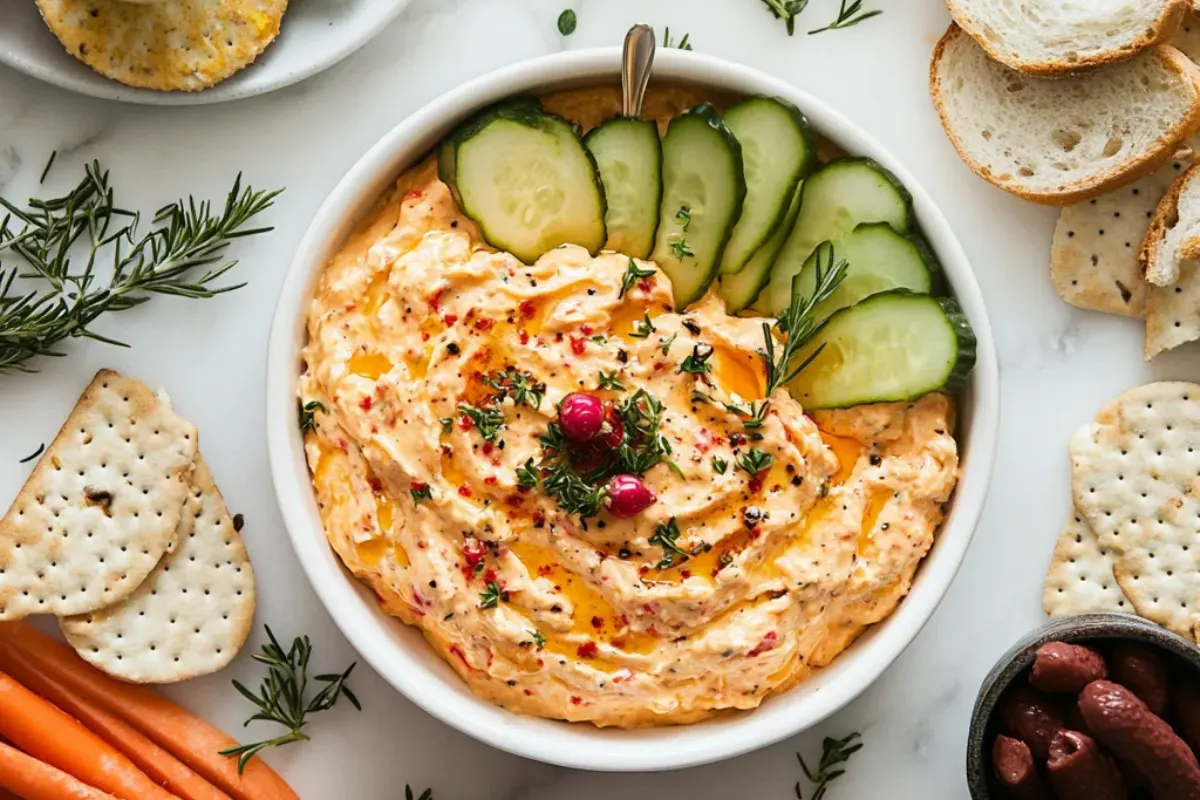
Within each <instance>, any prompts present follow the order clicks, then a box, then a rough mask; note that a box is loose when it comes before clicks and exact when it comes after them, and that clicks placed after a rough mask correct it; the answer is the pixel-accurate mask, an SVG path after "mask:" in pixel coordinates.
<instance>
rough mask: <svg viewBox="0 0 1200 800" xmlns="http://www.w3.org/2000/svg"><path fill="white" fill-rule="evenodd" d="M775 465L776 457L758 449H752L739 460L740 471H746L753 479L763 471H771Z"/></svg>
mask: <svg viewBox="0 0 1200 800" xmlns="http://www.w3.org/2000/svg"><path fill="white" fill-rule="evenodd" d="M774 463H775V456H773V455H771V454H770V453H766V452H763V451H762V450H759V449H758V448H757V447H752V448H751V449H750V450H748V451H746V452H745V453H743V454H742V455H740V456H738V458H737V465H738V469H742V470H745V471H746V472H748V473H750V475H751V477H753V476H755V475H757V474H758V473H760V472H762V471H763V470H766V469H770V468H771V465H772V464H774Z"/></svg>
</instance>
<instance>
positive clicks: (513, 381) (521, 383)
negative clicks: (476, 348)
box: [483, 366, 546, 408]
mask: <svg viewBox="0 0 1200 800" xmlns="http://www.w3.org/2000/svg"><path fill="white" fill-rule="evenodd" d="M483 382H484V383H486V384H487V385H488V386H490V387H492V388H493V389H495V390H496V391H497V392H499V394H497V395H496V399H497V400H502V399H504V398H505V397H511V398H512V401H513V403H515V404H516V405H519V406H520V405H526V406H529V407H530V408H537V407H538V406H540V405H541V404H542V398H543V397H545V395H546V384H544V383H542V382H541V381H539V380H537V379H536V378H535V377H534V376H533V374H532V373H529V372H521V371H520V370H519V369H517V368H516V367H512V366H510V367H506V368H505V369H504V370H496V371H495V372H493V373H492V374H490V375H485V376H484V378H483Z"/></svg>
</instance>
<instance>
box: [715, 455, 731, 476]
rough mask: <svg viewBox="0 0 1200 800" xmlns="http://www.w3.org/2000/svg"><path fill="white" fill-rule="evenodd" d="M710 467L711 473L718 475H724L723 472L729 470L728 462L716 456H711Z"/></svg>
mask: <svg viewBox="0 0 1200 800" xmlns="http://www.w3.org/2000/svg"><path fill="white" fill-rule="evenodd" d="M712 467H713V472H715V473H717V474H718V475H724V474H725V470H727V469H729V462H728V461H726V460H725V459H723V458H718V457H717V456H713V457H712Z"/></svg>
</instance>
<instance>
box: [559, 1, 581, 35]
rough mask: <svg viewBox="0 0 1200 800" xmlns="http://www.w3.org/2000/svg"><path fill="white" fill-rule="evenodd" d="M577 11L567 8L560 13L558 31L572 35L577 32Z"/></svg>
mask: <svg viewBox="0 0 1200 800" xmlns="http://www.w3.org/2000/svg"><path fill="white" fill-rule="evenodd" d="M576 22H577V20H576V18H575V12H574V11H573V10H572V9H569V8H568V9H566V10H565V11H563V12H562V13H561V14H559V15H558V32H559V33H561V34H562V35H563V36H570V35H571V34H572V33H574V32H575V24H576Z"/></svg>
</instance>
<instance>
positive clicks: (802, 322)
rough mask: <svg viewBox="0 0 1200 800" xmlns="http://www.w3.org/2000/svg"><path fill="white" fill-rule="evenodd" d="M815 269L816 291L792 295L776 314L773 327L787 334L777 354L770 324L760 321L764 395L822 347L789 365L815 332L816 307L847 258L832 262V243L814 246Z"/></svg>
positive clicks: (835, 287)
mask: <svg viewBox="0 0 1200 800" xmlns="http://www.w3.org/2000/svg"><path fill="white" fill-rule="evenodd" d="M816 271H817V274H816V291H815V292H813V294H812V296H811V297H801V296H799V295H795V294H794V295H792V302H791V305H789V306H788V308H787V310H786V311H784V312H783V313H782V314H780V315H779V319H777V320H775V330H777V331H779V332H780V333H782V334H784V335H785V336H786V337H787V339H786V341H785V342H784V344H783V347H782V348H781V349H780V352H779V355H778V356H776V353H775V336H774V334H773V333H772V331H771V325H770V323H767V322H764V323H763V340H764V345H765V346H764V349H762V350H759V351H758V355H759V357H760V358H762V360H763V362H764V363H765V364H766V366H767V392H766V393H767V397H770V396H771V394H772V393H773V392H774V391H775V390H776V389H778V388H779V387H780V386H783V385H784V384H787V383H790V382H791V381H792V379H793V378H795V377H796V376H797V375H799V374H800V373H801V372H803V371H804V369H805V367H807V366H808V365H809V364H811V363H812V362H813V359H815V358H816V357H817V356H818V355H820V354H821V351H822V350H823V349H824V345H822V346H821V347H818V348H817V349H816V350H814V351H813V353H812V354H811V355H810V356H809V357H808V358H806V359H804V362H803V363H802V364H800V365H799V366H797V367H795V368H792V367H791V362H792V357H793V356H794V355H795V354H796V353H797V352H798V351H799V350H800V348H802V347H803V346H804V345H805V344H807V343H808V342H809V341H810V340H811V339H812V337H813V336H814V335H815V334H816V332H817V328H818V323H817V318H816V308H817V306H819V305H820V304H821V303H823V302H825V301H826V300H828V299H829V298H830V296H832V295H833V293H834V292H836V291H837V290H838V287H839V286H841V285H842V281H843V280H845V278H846V261H845V259H842V260H841V261H834V252H833V245H831V244H830V243H829V242H825V243H823V244H821V245H819V246H818V247H817V257H816Z"/></svg>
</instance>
